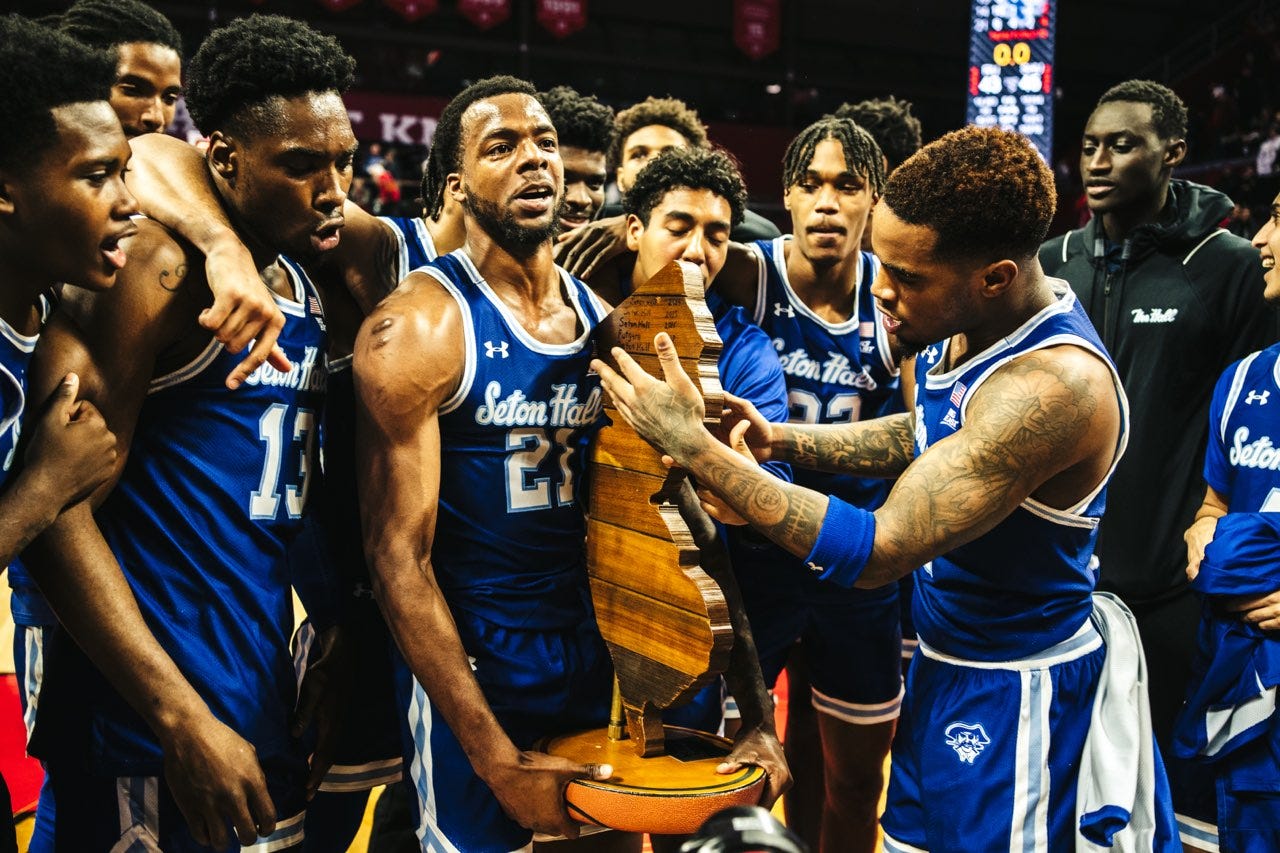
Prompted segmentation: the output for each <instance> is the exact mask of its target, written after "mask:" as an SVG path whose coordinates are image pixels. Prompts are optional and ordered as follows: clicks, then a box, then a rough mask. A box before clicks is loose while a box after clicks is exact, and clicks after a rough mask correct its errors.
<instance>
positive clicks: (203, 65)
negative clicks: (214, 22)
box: [187, 15, 356, 136]
mask: <svg viewBox="0 0 1280 853" xmlns="http://www.w3.org/2000/svg"><path fill="white" fill-rule="evenodd" d="M355 67H356V62H355V60H354V59H352V58H351V57H350V56H348V55H347V53H346V51H344V50H343V49H342V45H340V44H338V42H337V40H336V39H334V38H333V37H332V36H327V35H324V34H322V33H319V32H317V31H316V30H314V29H312V28H311V27H309V26H307V25H306V24H304V23H302V22H301V21H295V20H293V19H292V18H285V17H282V16H280V15H250V16H249V17H247V18H240V19H239V20H237V21H233V22H231V23H230V24H228V25H227V26H225V27H222V28H221V29H217V30H214V31H213V33H211V34H210V35H209V37H208V38H206V39H205V40H204V44H202V45H200V49H199V50H197V51H196V55H195V56H193V57H192V58H191V65H190V67H189V68H188V69H187V109H188V110H189V111H190V112H191V118H192V120H193V121H195V123H196V126H197V127H198V128H200V130H201V132H202V133H204V134H205V135H206V136H208V135H212V134H213V132H214V131H216V130H224V129H225V130H229V131H234V132H238V133H254V132H260V131H262V130H263V129H264V128H266V127H269V126H271V124H270V123H271V121H272V120H273V119H274V118H275V112H274V109H273V107H274V105H272V104H270V103H269V102H270V101H271V100H272V99H273V98H295V97H298V96H300V95H305V94H307V93H309V92H337V93H338V94H342V93H343V92H345V91H346V90H347V89H348V88H349V87H350V86H351V81H352V79H353V78H354V76H355Z"/></svg>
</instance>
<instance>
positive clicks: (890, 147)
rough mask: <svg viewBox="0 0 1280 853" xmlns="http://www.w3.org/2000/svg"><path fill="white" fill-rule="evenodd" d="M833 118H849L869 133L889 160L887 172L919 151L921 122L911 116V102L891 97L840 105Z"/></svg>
mask: <svg viewBox="0 0 1280 853" xmlns="http://www.w3.org/2000/svg"><path fill="white" fill-rule="evenodd" d="M833 115H834V116H835V117H836V118H847V119H850V120H852V121H853V122H854V123H855V124H857V125H858V126H859V127H861V128H862V129H863V130H865V131H866V132H867V133H869V134H871V138H872V139H874V140H875V141H876V144H877V145H879V146H880V150H881V151H882V152H884V156H885V158H886V159H887V160H888V161H889V171H890V172H892V171H893V170H894V169H896V168H898V166H899V164H901V163H902V161H903V160H905V159H907V158H908V157H910V156H911V155H912V154H914V153H916V152H917V151H919V150H920V145H921V135H920V119H918V118H916V117H915V116H913V115H912V114H911V102H910V101H900V100H898V99H897V98H895V97H894V96H893V95H890V96H889V97H887V98H876V99H874V100H869V101H859V102H858V103H856V104H841V105H840V108H839V109H837V110H836V111H835V113H833Z"/></svg>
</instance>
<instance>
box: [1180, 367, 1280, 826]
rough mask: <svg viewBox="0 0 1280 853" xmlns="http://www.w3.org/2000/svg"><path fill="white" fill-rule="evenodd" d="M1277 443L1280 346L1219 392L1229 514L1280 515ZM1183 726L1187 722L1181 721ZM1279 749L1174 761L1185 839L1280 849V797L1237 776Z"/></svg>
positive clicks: (1214, 410)
mask: <svg viewBox="0 0 1280 853" xmlns="http://www.w3.org/2000/svg"><path fill="white" fill-rule="evenodd" d="M1277 443H1280V344H1276V345H1274V346H1271V347H1268V348H1267V349H1264V350H1261V351H1259V352H1255V353H1252V354H1250V355H1248V356H1246V357H1245V358H1243V359H1241V360H1240V361H1238V362H1236V363H1235V364H1233V365H1231V366H1230V367H1228V368H1227V369H1226V371H1224V372H1223V374H1222V376H1221V377H1220V378H1219V379H1218V383H1217V385H1216V386H1214V389H1213V398H1212V401H1211V402H1210V404H1209V440H1208V444H1207V445H1206V447H1205V456H1204V478H1205V481H1206V482H1207V483H1208V484H1209V485H1210V486H1211V487H1213V489H1214V490H1215V491H1216V492H1218V493H1219V494H1220V495H1222V497H1223V498H1225V499H1226V501H1227V512H1228V513H1229V514H1230V513H1261V512H1265V513H1272V512H1280V447H1277ZM1220 530H1221V528H1220ZM1211 607H1212V605H1211V604H1210V603H1209V602H1208V601H1206V603H1205V618H1204V619H1203V620H1202V623H1201V626H1200V647H1199V651H1198V653H1197V654H1198V659H1197V661H1196V664H1195V666H1194V675H1193V678H1192V682H1191V684H1190V685H1189V688H1188V695H1194V694H1195V693H1196V691H1197V690H1199V689H1200V684H1201V682H1202V680H1204V679H1205V678H1213V677H1214V673H1213V672H1212V671H1211V670H1210V671H1207V672H1206V669H1207V667H1208V664H1209V661H1210V654H1209V650H1210V648H1211V641H1212V639H1213V638H1214V637H1215V634H1214V632H1213V627H1212V626H1213V620H1212V616H1211V613H1210V608H1211ZM1219 619H1221V616H1219ZM1233 633H1234V632H1233ZM1184 713H1185V709H1184ZM1217 713H1218V714H1219V715H1220V716H1223V717H1225V716H1226V714H1225V709H1218V711H1217ZM1179 725H1184V722H1183V721H1182V720H1180V722H1179ZM1273 749H1274V747H1273V746H1272V744H1271V743H1270V742H1269V741H1268V738H1266V737H1265V736H1264V737H1261V738H1259V739H1258V740H1257V742H1255V743H1253V744H1249V745H1248V746H1246V747H1243V748H1241V749H1239V750H1237V751H1236V752H1234V753H1232V754H1231V755H1230V756H1229V757H1227V758H1225V759H1220V760H1218V761H1216V762H1215V763H1213V764H1210V765H1208V766H1207V767H1206V766H1205V765H1203V764H1200V763H1198V762H1192V761H1187V760H1185V759H1184V760H1182V761H1171V766H1172V767H1173V769H1174V774H1175V776H1174V782H1175V790H1176V792H1177V795H1178V796H1177V802H1178V811H1179V814H1178V829H1179V830H1180V831H1181V832H1182V835H1183V838H1184V839H1188V840H1191V841H1195V842H1199V843H1201V844H1202V845H1203V846H1206V847H1208V846H1211V845H1215V844H1216V845H1218V846H1219V847H1220V849H1222V850H1224V851H1254V850H1258V851H1261V850H1270V849H1274V847H1275V844H1276V842H1277V833H1280V797H1277V796H1274V795H1267V794H1262V793H1259V791H1257V790H1256V789H1250V786H1249V785H1237V784H1236V781H1235V779H1236V777H1237V774H1239V775H1247V774H1248V773H1249V772H1250V769H1251V768H1252V767H1254V766H1256V765H1258V764H1261V765H1262V766H1264V767H1265V766H1274V765H1275V764H1276V762H1277V759H1276V757H1275V755H1274V753H1273V751H1272V750H1273ZM1242 768H1243V770H1242ZM1237 787H1239V788H1240V789H1241V790H1236V789H1237ZM1245 789H1249V790H1245Z"/></svg>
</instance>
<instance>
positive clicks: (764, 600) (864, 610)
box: [730, 236, 902, 725]
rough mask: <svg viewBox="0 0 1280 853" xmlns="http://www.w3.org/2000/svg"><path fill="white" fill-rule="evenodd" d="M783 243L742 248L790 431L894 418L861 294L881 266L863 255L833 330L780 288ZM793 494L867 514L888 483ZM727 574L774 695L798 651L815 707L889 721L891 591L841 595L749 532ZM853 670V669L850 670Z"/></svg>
mask: <svg viewBox="0 0 1280 853" xmlns="http://www.w3.org/2000/svg"><path fill="white" fill-rule="evenodd" d="M790 240H791V237H790V236H783V237H779V238H776V239H774V240H760V241H757V242H755V243H752V244H751V250H752V251H753V252H754V253H755V254H756V255H757V257H758V260H759V270H760V277H759V280H758V282H757V287H756V300H755V305H754V306H753V318H754V320H755V322H756V323H757V324H758V325H759V326H760V328H761V329H763V330H764V332H765V334H767V335H768V336H769V338H770V339H771V340H772V341H773V346H774V349H775V351H776V353H777V355H778V358H779V360H780V362H781V364H782V371H783V374H784V375H785V378H786V383H787V397H788V403H789V405H790V414H789V419H790V421H791V422H792V423H815V424H818V423H821V424H833V423H849V422H852V421H857V420H868V419H871V418H877V417H881V416H883V415H887V414H892V413H894V412H897V411H901V408H902V405H901V394H900V392H899V382H898V369H897V367H896V365H895V364H894V360H893V355H892V353H891V352H890V349H889V339H888V336H887V334H886V333H885V331H884V327H883V326H882V325H881V323H880V322H879V320H878V317H877V314H876V307H875V299H874V298H873V297H872V296H871V283H872V282H873V281H874V280H875V277H876V273H877V271H878V269H879V262H878V261H877V260H876V258H875V256H874V255H872V254H871V253H870V252H863V253H861V258H860V268H859V271H858V285H857V290H856V296H855V299H854V308H853V311H852V313H851V315H850V317H849V319H848V320H846V321H844V322H842V323H831V322H828V321H827V320H824V319H823V318H821V317H819V316H818V315H817V314H815V313H814V312H813V311H812V310H811V309H810V308H809V307H808V306H807V305H805V304H804V301H803V300H802V299H801V298H800V297H799V296H798V295H797V294H796V292H795V291H794V290H793V289H792V287H791V283H790V282H789V281H788V279H787V270H786V259H785V255H784V247H785V245H786V243H787V242H788V241H790ZM795 481H796V483H797V484H799V485H802V486H805V487H807V488H810V489H813V490H815V491H817V492H820V493H822V494H826V495H836V496H838V497H840V498H842V499H844V500H846V501H848V502H849V503H851V504H853V505H854V506H858V507H861V508H863V509H868V510H873V509H875V508H876V507H878V506H880V505H881V504H882V503H884V499H885V496H886V495H887V494H888V490H889V486H888V481H885V480H874V479H869V478H864V477H854V476H848V475H839V474H828V473H823V472H818V471H809V470H805V469H801V468H796V469H795ZM730 541H731V552H730V553H731V556H732V559H733V565H734V570H735V572H736V573H737V576H738V581H739V584H740V586H741V587H742V595H743V601H744V602H745V604H746V608H747V617H748V619H749V620H750V622H751V629H752V634H753V635H754V636H755V640H756V647H757V649H758V651H759V653H760V664H761V668H762V669H763V670H764V675H765V679H766V683H768V684H769V685H771V686H772V685H773V684H774V682H775V681H776V680H777V677H778V674H779V673H780V672H781V671H782V668H783V667H784V666H785V664H786V660H787V658H788V656H789V655H790V654H792V650H793V648H794V646H795V643H796V640H797V639H798V640H800V641H801V643H800V651H801V653H802V654H803V655H804V656H805V659H806V661H807V668H808V671H809V677H810V683H811V686H812V688H813V690H812V693H813V696H812V699H813V703H814V707H816V708H817V709H818V710H820V711H822V712H823V713H826V714H830V715H832V716H834V717H837V718H838V719H841V720H843V721H845V722H848V723H854V724H865V725H870V724H876V723H883V722H887V721H889V720H892V719H894V718H895V717H897V716H898V709H899V706H900V703H901V697H902V664H901V654H902V634H901V626H900V621H901V617H900V614H899V610H898V587H897V585H896V584H889V585H886V586H884V587H882V588H880V589H876V590H862V589H844V588H840V587H837V586H835V585H834V584H830V583H824V582H822V581H820V580H819V579H818V578H817V577H816V576H814V574H813V572H812V571H811V570H810V569H809V568H808V567H807V566H806V565H805V563H804V561H802V560H800V559H799V558H797V557H795V556H793V555H791V554H789V553H787V552H786V551H783V550H782V549H781V548H778V547H777V546H775V545H773V544H772V543H770V542H768V541H767V540H764V539H762V538H761V537H759V536H758V535H757V534H755V533H753V532H751V531H750V530H747V529H735V530H733V531H732V532H731V534H730ZM850 660H858V661H859V662H860V665H859V666H857V667H851V666H849V661H850Z"/></svg>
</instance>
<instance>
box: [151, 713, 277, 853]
mask: <svg viewBox="0 0 1280 853" xmlns="http://www.w3.org/2000/svg"><path fill="white" fill-rule="evenodd" d="M161 744H162V746H163V748H164V778H165V782H166V783H167V784H168V785H169V790H170V791H171V792H172V793H173V799H174V801H175V802H176V803H177V804H178V809H179V810H180V811H181V812H182V816H183V817H184V818H186V821H187V826H188V827H189V828H190V829H191V834H192V836H193V837H194V838H195V840H196V843H197V844H204V845H208V846H210V847H214V848H216V849H219V850H221V849H222V848H224V847H226V846H227V844H228V843H229V842H230V841H231V839H230V837H229V835H228V833H227V826H228V824H230V825H231V826H232V827H234V828H235V834H236V836H237V837H238V838H239V839H240V843H241V844H245V845H247V844H252V843H253V842H254V840H256V839H257V838H259V837H262V836H266V835H270V834H271V833H272V832H274V831H275V828H276V809H275V806H274V805H273V804H272V802H271V796H270V794H268V793H267V780H266V778H265V777H264V776H263V774H262V767H261V766H260V765H259V764H258V754H257V751H256V750H255V749H254V748H253V745H252V744H250V743H249V742H248V741H246V740H245V739H244V738H242V737H240V736H239V735H238V734H236V733H235V732H234V731H232V730H231V729H230V728H229V727H227V726H226V725H224V724H223V723H222V722H220V721H219V720H218V719H216V718H215V717H214V716H213V715H212V714H211V713H208V711H205V712H204V718H203V719H200V720H195V721H190V722H188V723H186V724H184V725H179V726H175V728H174V730H173V731H172V732H169V733H167V734H166V735H164V736H162V738H161Z"/></svg>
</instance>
